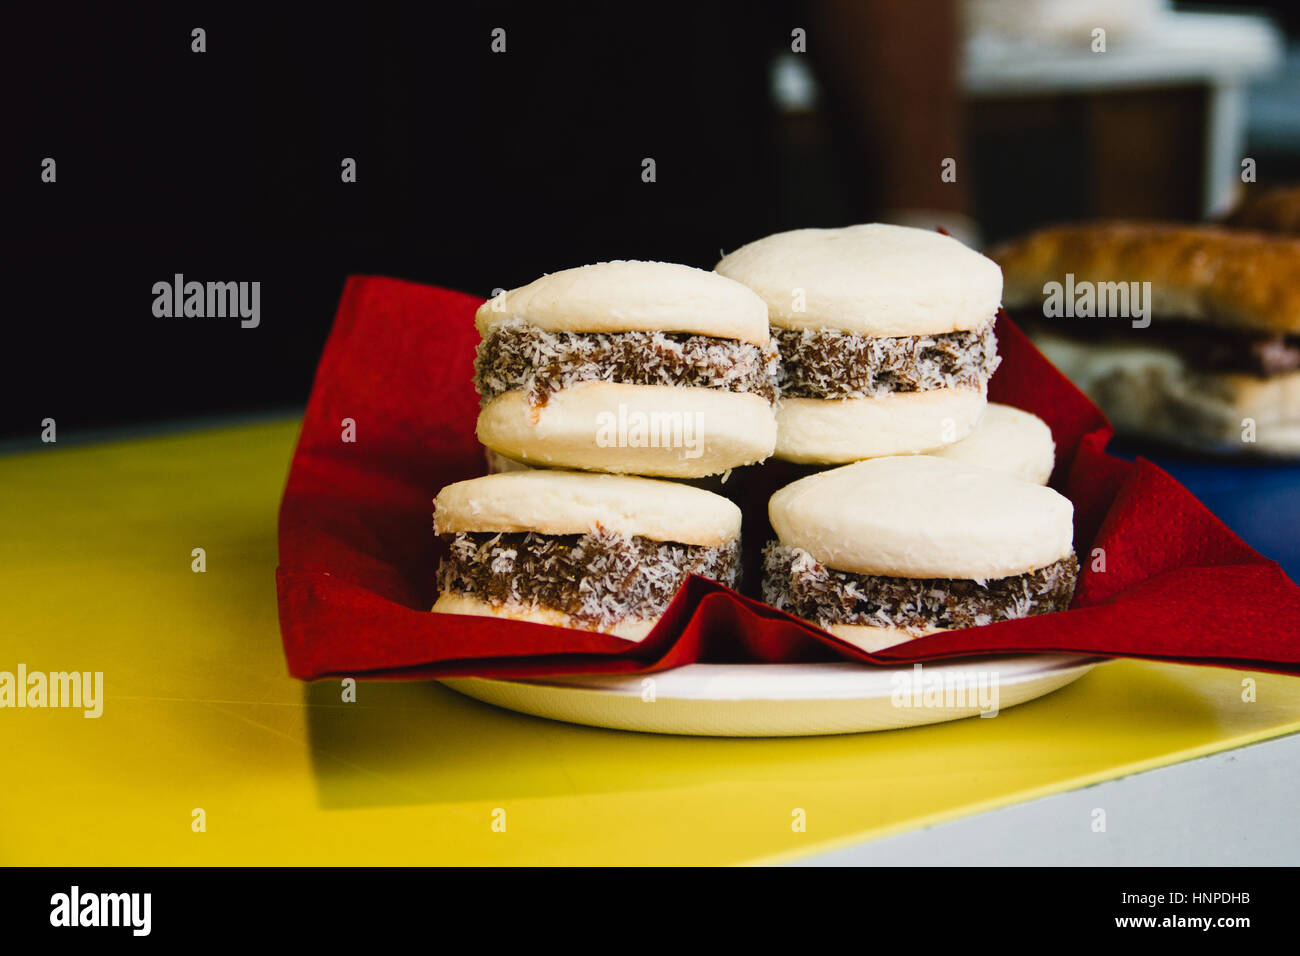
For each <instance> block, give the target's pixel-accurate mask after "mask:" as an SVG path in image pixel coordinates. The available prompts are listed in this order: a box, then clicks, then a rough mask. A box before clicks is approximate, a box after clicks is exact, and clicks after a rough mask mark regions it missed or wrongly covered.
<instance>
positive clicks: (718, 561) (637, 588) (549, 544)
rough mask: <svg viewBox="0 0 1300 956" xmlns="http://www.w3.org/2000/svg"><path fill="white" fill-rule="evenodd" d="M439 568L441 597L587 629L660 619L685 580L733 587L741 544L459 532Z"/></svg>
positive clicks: (594, 534)
mask: <svg viewBox="0 0 1300 956" xmlns="http://www.w3.org/2000/svg"><path fill="white" fill-rule="evenodd" d="M449 537H450V539H451V541H450V543H451V551H450V553H449V554H448V556H447V557H446V558H445V559H444V560H443V562H442V563H441V564H440V565H439V566H438V590H439V592H440V593H446V592H455V593H458V594H467V595H471V596H473V597H476V598H478V599H480V600H482V601H485V602H487V603H488V604H492V605H494V606H497V607H501V606H503V605H507V604H509V605H515V606H520V605H522V606H524V607H532V608H537V607H543V608H549V609H551V610H555V611H562V612H564V613H565V614H569V615H571V616H572V617H573V618H574V619H575V620H576V621H578V622H579V623H580V624H581V625H583V626H585V627H588V628H590V629H591V630H601V629H604V628H608V627H611V626H613V625H614V624H617V623H618V622H620V621H623V620H627V619H629V618H640V619H644V618H649V617H654V616H656V615H658V614H660V613H662V612H663V610H664V609H665V608H666V607H668V605H669V603H670V602H671V601H672V599H673V596H674V595H675V594H676V593H677V589H678V588H680V587H681V585H682V582H683V581H685V580H686V576H687V575H688V574H700V575H703V576H704V577H707V578H713V579H714V580H715V581H719V582H721V583H722V584H725V585H726V586H727V587H735V586H736V582H737V580H738V579H739V576H740V541H739V539H737V540H736V541H733V542H731V543H730V544H727V545H725V546H723V547H718V548H708V547H703V546H700V545H688V544H677V543H674V542H668V541H651V540H650V539H648V538H641V537H631V536H627V535H620V534H615V533H612V532H608V531H605V530H603V529H601V528H596V529H594V530H592V531H591V532H589V533H587V534H581V535H578V534H562V535H548V534H536V533H534V532H531V531H529V532H520V533H509V534H496V533H492V532H460V533H458V534H455V535H450V536H449Z"/></svg>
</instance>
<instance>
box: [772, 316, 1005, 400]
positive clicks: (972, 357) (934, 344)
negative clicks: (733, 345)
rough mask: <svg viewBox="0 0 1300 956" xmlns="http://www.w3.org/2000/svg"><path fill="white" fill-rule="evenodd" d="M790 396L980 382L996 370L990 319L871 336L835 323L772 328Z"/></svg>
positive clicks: (863, 394)
mask: <svg viewBox="0 0 1300 956" xmlns="http://www.w3.org/2000/svg"><path fill="white" fill-rule="evenodd" d="M772 337H773V339H774V340H775V341H776V344H777V348H778V349H779V350H780V353H781V377H780V381H779V384H780V388H781V394H782V395H783V396H786V397H788V398H825V399H835V398H874V397H876V396H879V395H884V394H887V393H889V392H921V391H928V390H930V389H936V388H983V387H984V386H985V385H987V384H988V380H989V377H990V376H992V375H993V373H994V372H995V371H996V370H997V367H998V364H999V363H1000V362H1001V359H1000V358H999V357H998V342H997V336H995V335H994V334H993V320H992V319H990V320H989V321H988V323H987V324H986V325H983V326H981V327H980V328H978V329H971V330H969V331H965V332H945V333H942V334H939V335H904V336H880V337H872V336H865V335H857V334H854V333H852V332H842V331H840V330H838V329H773V330H772Z"/></svg>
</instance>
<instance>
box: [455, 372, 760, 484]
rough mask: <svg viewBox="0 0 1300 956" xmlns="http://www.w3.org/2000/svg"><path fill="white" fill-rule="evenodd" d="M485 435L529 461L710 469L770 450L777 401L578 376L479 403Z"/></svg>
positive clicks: (650, 470) (661, 471) (700, 472)
mask: <svg viewBox="0 0 1300 956" xmlns="http://www.w3.org/2000/svg"><path fill="white" fill-rule="evenodd" d="M477 433H478V440H479V441H480V442H482V443H483V444H484V445H487V446H488V447H489V448H492V449H494V450H495V451H497V452H499V453H500V454H502V455H505V456H506V457H507V458H513V459H515V460H516V461H518V462H522V463H524V464H526V465H535V466H544V467H559V468H580V469H584V470H591V471H607V472H614V473H616V474H633V475H657V476H660V477H667V478H703V477H705V476H707V475H716V474H721V473H722V472H725V471H727V470H729V469H731V468H737V467H739V466H741V465H749V464H753V463H754V462H757V461H762V460H763V459H764V458H768V457H769V456H771V454H772V451H773V450H774V449H775V447H776V436H777V426H776V418H775V416H774V415H773V411H772V406H771V405H769V404H768V403H767V401H766V400H765V399H763V398H761V397H760V396H758V395H755V394H753V393H750V392H728V391H724V390H722V389H718V388H694V387H684V386H673V385H626V384H623V383H620V382H580V383H579V384H577V385H572V386H570V387H569V388H565V389H561V390H560V391H558V392H554V393H552V394H551V396H550V397H549V399H548V400H547V402H546V404H545V405H542V406H533V405H530V404H529V402H528V399H527V396H526V395H525V394H524V393H523V392H522V391H520V390H516V391H511V392H505V393H503V394H501V395H498V396H497V397H496V398H494V399H492V400H491V401H490V402H488V403H487V405H485V406H484V407H483V409H482V411H480V412H479V417H478V429H477Z"/></svg>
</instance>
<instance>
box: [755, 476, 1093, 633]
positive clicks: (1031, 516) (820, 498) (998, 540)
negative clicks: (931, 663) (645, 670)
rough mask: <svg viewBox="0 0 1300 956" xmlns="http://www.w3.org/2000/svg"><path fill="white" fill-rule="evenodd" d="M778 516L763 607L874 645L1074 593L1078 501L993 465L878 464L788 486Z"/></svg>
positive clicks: (1041, 606) (1001, 616)
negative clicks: (994, 468)
mask: <svg viewBox="0 0 1300 956" xmlns="http://www.w3.org/2000/svg"><path fill="white" fill-rule="evenodd" d="M768 516H769V518H770V519H771V522H772V528H773V530H774V531H775V532H776V536H777V540H776V541H774V542H772V543H770V544H769V545H768V546H767V548H766V549H765V551H764V564H763V570H764V578H763V598H764V600H766V601H767V603H769V604H771V605H772V606H773V607H777V608H780V609H782V610H785V611H789V612H790V613H792V614H795V615H797V616H799V617H802V618H805V619H807V620H809V621H812V622H813V623H815V624H817V625H818V626H820V627H822V628H824V629H826V630H828V631H830V632H831V633H832V634H834V635H836V636H837V637H840V638H842V639H843V640H846V641H848V642H850V643H852V644H856V645H858V646H859V647H862V648H864V649H866V650H877V649H879V648H882V647H888V646H890V645H892V644H898V643H900V642H902V641H905V640H908V639H910V638H914V637H919V636H921V635H924V634H929V633H933V632H935V631H942V630H949V629H952V628H960V627H973V626H977V625H983V624H990V623H993V622H995V621H1003V620H1007V619H1010V618H1020V617H1027V616H1029V615H1031V614H1045V613H1048V612H1050V611H1060V610H1064V609H1065V608H1066V607H1068V606H1069V603H1070V599H1071V597H1072V596H1073V594H1074V582H1075V576H1076V573H1077V571H1078V562H1077V561H1076V559H1075V556H1074V550H1073V545H1072V539H1073V531H1074V529H1073V519H1074V507H1073V505H1071V503H1070V501H1069V499H1067V498H1064V497H1062V496H1061V495H1059V494H1057V493H1056V492H1055V491H1053V490H1051V489H1050V488H1045V487H1043V486H1041V485H1036V484H1032V483H1030V482H1026V481H1021V480H1019V479H1017V478H1011V477H1008V476H1005V475H1000V474H997V473H996V472H992V471H989V470H988V469H986V468H981V467H975V466H971V465H966V464H962V463H960V462H955V461H949V460H947V459H944V458H936V457H933V456H930V455H908V456H898V457H888V458H875V459H871V460H869V461H862V462H858V463H856V464H852V465H845V466H844V467H842V468H834V469H832V470H830V471H824V472H819V473H817V474H814V475H810V476H809V477H807V478H802V479H800V480H799V481H796V482H794V483H793V484H790V485H787V486H786V487H784V488H782V489H781V490H780V491H778V492H777V493H776V494H775V495H773V496H772V498H771V501H770V502H769V505H768Z"/></svg>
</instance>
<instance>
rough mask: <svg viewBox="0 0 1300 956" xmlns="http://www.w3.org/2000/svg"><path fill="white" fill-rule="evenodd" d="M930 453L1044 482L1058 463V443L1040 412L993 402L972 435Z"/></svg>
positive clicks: (1039, 483)
mask: <svg viewBox="0 0 1300 956" xmlns="http://www.w3.org/2000/svg"><path fill="white" fill-rule="evenodd" d="M930 454H932V455H935V456H937V457H939V458H948V459H951V460H952V461H960V462H964V463H965V464H968V465H978V466H979V467H981V468H990V469H992V470H993V471H998V472H1001V473H1002V474H1004V475H1011V476H1012V477H1013V478H1020V479H1021V480H1023V481H1032V482H1033V483H1034V484H1036V485H1045V484H1047V479H1048V478H1050V477H1051V476H1052V467H1053V465H1055V464H1056V442H1054V441H1053V440H1052V430H1051V429H1050V428H1048V427H1047V422H1045V421H1043V420H1042V419H1041V418H1039V417H1038V416H1037V415H1033V414H1031V413H1029V412H1025V411H1021V410H1020V409H1019V408H1012V407H1011V406H1010V405H999V404H997V403H996V402H990V403H989V406H988V408H986V409H985V410H984V417H983V418H981V419H980V422H979V424H978V425H976V426H975V430H974V431H972V432H971V433H970V436H969V437H967V438H963V439H962V440H961V441H959V442H955V443H953V444H951V445H947V446H945V447H943V448H939V449H936V450H935V451H932V452H930Z"/></svg>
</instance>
